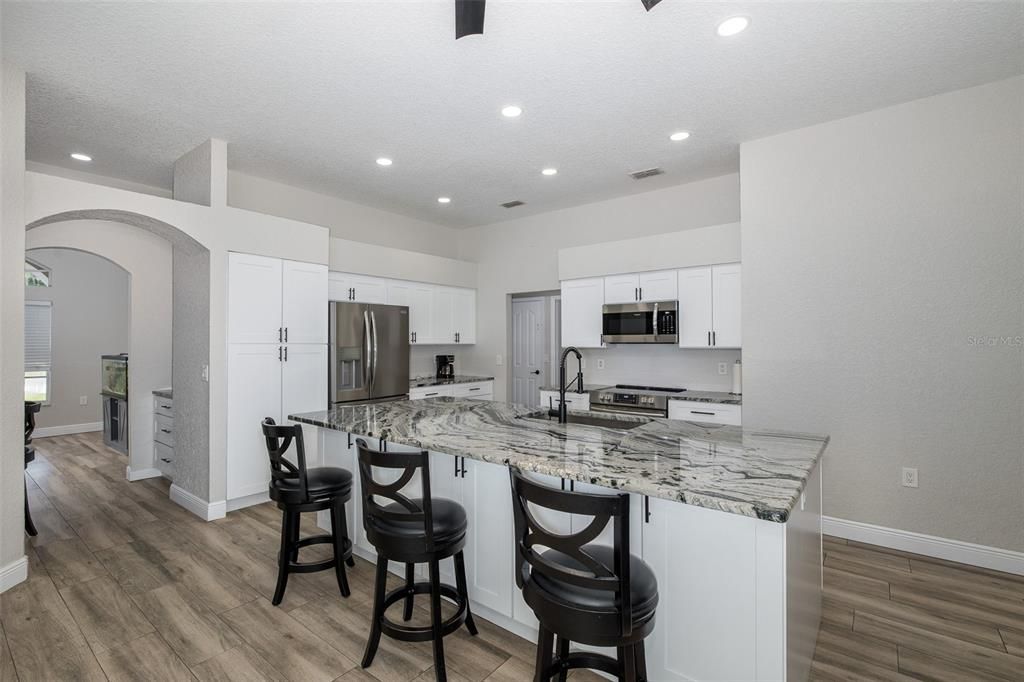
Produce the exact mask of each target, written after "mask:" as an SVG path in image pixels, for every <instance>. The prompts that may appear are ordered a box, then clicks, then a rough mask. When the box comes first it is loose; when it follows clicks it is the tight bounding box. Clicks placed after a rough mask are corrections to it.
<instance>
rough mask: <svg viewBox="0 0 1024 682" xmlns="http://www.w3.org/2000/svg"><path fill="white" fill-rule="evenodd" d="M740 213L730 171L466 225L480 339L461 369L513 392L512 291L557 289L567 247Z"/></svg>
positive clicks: (718, 221)
mask: <svg viewBox="0 0 1024 682" xmlns="http://www.w3.org/2000/svg"><path fill="white" fill-rule="evenodd" d="M738 220H739V176H737V175H724V176H721V177H718V178H711V179H709V180H701V181H699V182H692V183H688V184H685V185H677V186H675V187H669V188H666V189H660V190H655V191H652V192H647V193H645V194H634V195H631V196H627V197H620V198H617V199H611V200H609V201H601V202H597V203H593V204H587V205H584V206H577V207H575V208H568V209H563V210H559V211H551V212H549V213H542V214H540V215H534V216H529V217H526V218H522V219H520V220H510V221H506V222H501V223H495V224H493V225H487V226H483V227H476V228H472V229H469V230H465V231H463V234H462V236H461V239H460V242H459V257H460V258H462V259H465V260H472V261H476V262H477V264H478V275H477V281H478V284H477V343H476V346H475V347H474V348H473V350H472V351H469V352H465V351H464V352H463V353H464V355H465V358H464V360H463V361H462V363H461V366H460V370H461V371H466V372H469V371H473V372H475V373H486V374H493V375H494V376H495V386H494V391H495V396H497V397H501V396H505V395H506V390H507V389H506V376H507V369H508V366H507V358H506V357H505V355H506V353H507V338H508V335H507V333H506V331H507V330H506V327H507V325H508V305H509V303H508V300H509V299H508V296H509V294H513V293H521V292H529V291H548V290H552V289H557V288H558V287H559V274H558V250H559V249H562V248H565V247H571V246H581V245H585V244H597V243H600V242H607V241H614V240H621V239H626V238H629V237H644V236H649V235H655V234H661V233H666V232H676V231H679V230H689V229H692V228H697V227H705V226H710V225H722V224H724V223H736V222H737V221H738ZM682 256H684V254H681V257H682ZM499 354H500V355H501V356H502V359H503V361H506V362H505V364H503V365H502V366H497V364H496V356H497V355H499Z"/></svg>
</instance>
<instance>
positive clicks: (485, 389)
mask: <svg viewBox="0 0 1024 682" xmlns="http://www.w3.org/2000/svg"><path fill="white" fill-rule="evenodd" d="M441 396H447V397H452V398H470V399H476V400H494V382H493V381H478V382H474V383H467V384H444V385H442V386H418V387H416V388H413V389H411V390H410V391H409V400H426V399H427V398H438V397H441Z"/></svg>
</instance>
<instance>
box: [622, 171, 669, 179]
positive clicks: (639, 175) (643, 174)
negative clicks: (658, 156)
mask: <svg viewBox="0 0 1024 682" xmlns="http://www.w3.org/2000/svg"><path fill="white" fill-rule="evenodd" d="M664 174H665V171H663V170H662V169H660V168H648V169H647V170H641V171H635V172H633V173H630V174H629V177H631V178H633V179H634V180H643V179H644V178H653V177H654V176H655V175H664Z"/></svg>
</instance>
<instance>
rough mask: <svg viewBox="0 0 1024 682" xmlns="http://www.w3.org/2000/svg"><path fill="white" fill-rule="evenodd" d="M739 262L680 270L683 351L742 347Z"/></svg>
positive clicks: (680, 333) (681, 340)
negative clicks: (685, 349) (684, 349)
mask: <svg viewBox="0 0 1024 682" xmlns="http://www.w3.org/2000/svg"><path fill="white" fill-rule="evenodd" d="M740 268H741V266H740V264H739V263H730V264H728V265H712V266H709V267H700V268H686V269H685V270H680V271H679V325H678V326H679V346H680V348H740V347H741V346H742V334H741V329H742V328H741V324H740V272H741V270H740Z"/></svg>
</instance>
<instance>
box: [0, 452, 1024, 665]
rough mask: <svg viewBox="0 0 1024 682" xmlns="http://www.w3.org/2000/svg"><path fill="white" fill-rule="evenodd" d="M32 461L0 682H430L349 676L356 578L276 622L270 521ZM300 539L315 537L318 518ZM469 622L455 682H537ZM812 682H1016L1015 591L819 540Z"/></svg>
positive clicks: (394, 651)
mask: <svg viewBox="0 0 1024 682" xmlns="http://www.w3.org/2000/svg"><path fill="white" fill-rule="evenodd" d="M35 443H36V446H37V456H36V461H35V462H34V463H33V464H31V465H29V469H28V473H29V479H28V488H29V504H30V505H31V507H32V515H33V518H34V519H35V522H36V526H37V527H38V529H39V535H38V537H36V538H32V539H31V540H30V541H29V543H28V556H29V562H30V569H29V579H28V580H27V581H26V582H25V583H23V584H21V585H18V586H16V587H14V588H12V589H11V590H9V591H7V592H6V593H4V594H3V595H2V597H0V682H8V681H9V680H10V681H13V680H20V681H22V682H34V681H36V680H47V681H49V680H93V679H96V680H104V679H110V680H147V681H154V680H292V679H294V680H303V681H305V680H324V681H327V680H338V681H339V682H375V681H392V680H394V681H396V682H426V681H428V680H432V679H434V675H433V669H432V660H431V653H430V648H429V645H428V644H426V643H420V644H407V643H399V642H392V641H389V640H388V639H387V638H386V637H385V638H383V640H382V642H381V648H380V650H379V652H378V654H377V658H376V660H375V661H374V664H373V665H372V666H371V667H370V668H369V669H367V670H362V669H360V668H359V666H358V664H357V662H358V660H359V658H360V657H361V655H362V649H363V645H364V643H365V640H366V634H367V631H368V621H369V609H370V604H369V595H370V587H371V584H372V579H373V568H372V565H371V564H369V563H367V562H365V561H362V560H357V565H356V568H355V569H352V570H351V571H350V582H351V584H352V596H351V597H350V598H349V599H347V600H346V599H342V598H341V596H340V595H339V594H338V590H337V585H336V583H335V582H334V577H333V573H332V572H323V573H315V574H309V575H296V576H292V578H291V579H290V581H289V586H288V591H287V594H286V596H285V600H284V602H283V603H282V605H281V607H279V608H275V607H273V606H271V605H270V602H269V599H270V596H271V594H272V593H273V588H274V583H275V579H276V572H277V568H276V562H275V555H276V553H277V547H278V533H279V523H280V513H279V512H278V511H277V509H276V508H275V507H273V506H271V505H269V504H268V505H260V506H258V507H252V508H250V509H246V510H242V511H239V512H234V513H232V514H230V515H229V517H228V518H226V519H222V520H219V521H214V522H212V523H206V522H203V521H201V520H199V519H198V518H197V517H195V516H193V515H192V514H190V513H189V512H187V511H185V510H184V509H182V508H180V507H178V506H177V505H175V504H174V503H172V502H170V500H169V499H168V491H167V488H168V485H167V483H166V482H165V481H162V480H160V479H151V480H148V481H139V482H136V483H128V482H127V481H125V479H124V467H125V460H124V457H123V456H122V455H119V454H117V453H115V452H113V451H111V450H108V449H107V448H105V447H104V446H103V444H102V441H101V439H100V438H99V434H83V435H76V436H61V437H55V438H39V439H36V441H35ZM303 532H304V533H313V532H316V531H315V529H314V526H313V525H312V518H310V519H309V520H308V521H307V522H305V525H304V529H303ZM321 550H322V551H326V548H319V547H313V548H309V550H303V552H304V553H305V552H307V551H314V552H316V551H321ZM417 606H418V608H417V609H416V616H415V618H416V619H417V620H418V621H420V622H426V618H427V612H426V609H425V608H424V607H425V603H423V602H418V604H417ZM477 622H478V625H479V627H480V635H479V636H478V637H469V636H468V634H467V633H466V632H465V630H462V631H460V632H459V633H457V634H455V635H452V636H449V637H447V638H446V639H445V648H446V654H447V661H448V670H449V678H450V679H452V680H453V681H455V682H465V681H467V680H468V681H471V682H480V681H482V680H489V681H491V682H499V681H500V682H514V681H517V680H529V679H530V678H531V677H532V670H533V654H534V651H533V644H532V643H531V642H528V641H526V640H523V639H521V638H519V637H516V636H515V635H512V634H510V633H508V632H505V631H503V630H501V629H499V628H497V627H495V626H493V625H491V624H490V623H488V622H487V621H484V620H483V619H477ZM572 678H573V679H576V680H579V681H581V682H582V681H583V680H587V679H597V678H596V676H594V675H592V674H590V673H586V672H583V671H577V672H576V673H575V674H574V675H573V676H572ZM813 678H814V679H818V680H873V679H877V680H913V679H916V680H1024V578H1021V577H1018V576H1011V575H1007V574H1002V573H997V572H994V571H985V570H980V569H975V568H971V567H967V566H963V565H958V564H954V563H950V562H944V561H938V560H934V559H928V558H925V557H920V556H915V555H910V554H905V553H901V552H896V551H891V550H886V549H881V548H877V547H870V546H867V545H860V544H857V543H853V542H850V543H847V542H846V541H844V540H839V539H833V538H827V539H826V542H825V603H824V613H823V618H822V625H821V632H820V634H819V637H818V646H817V650H816V653H815V661H814V669H813ZM653 682H660V681H657V680H655V681H653Z"/></svg>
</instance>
